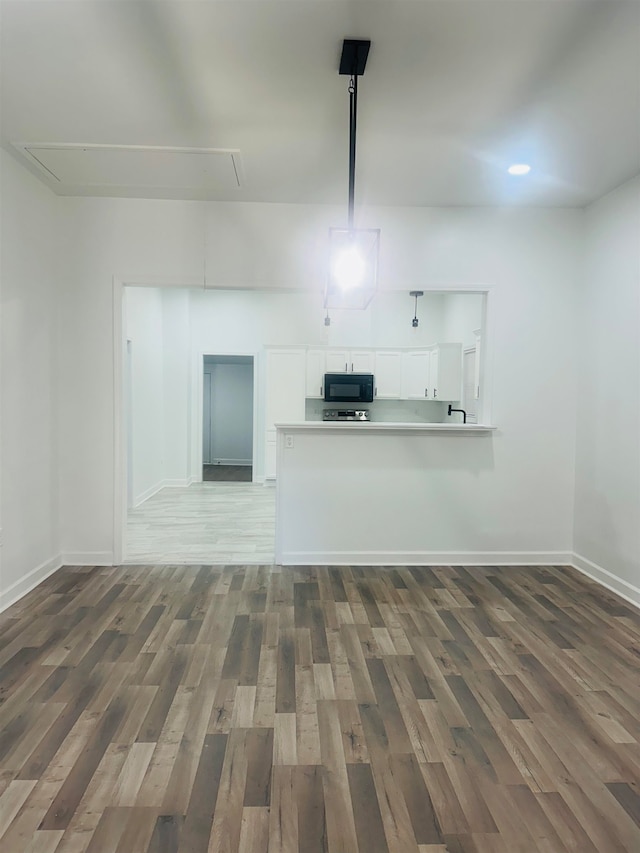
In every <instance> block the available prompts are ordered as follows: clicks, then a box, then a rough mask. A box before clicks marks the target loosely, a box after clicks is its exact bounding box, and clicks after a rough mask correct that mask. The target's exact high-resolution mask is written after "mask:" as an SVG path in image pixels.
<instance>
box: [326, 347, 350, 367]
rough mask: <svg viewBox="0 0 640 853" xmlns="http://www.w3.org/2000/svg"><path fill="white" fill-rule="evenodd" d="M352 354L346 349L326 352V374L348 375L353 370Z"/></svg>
mask: <svg viewBox="0 0 640 853" xmlns="http://www.w3.org/2000/svg"><path fill="white" fill-rule="evenodd" d="M349 356H350V352H349V350H346V349H328V350H326V352H325V357H326V361H325V366H326V367H325V372H326V373H346V372H347V371H348V370H350V368H351V362H350V359H349Z"/></svg>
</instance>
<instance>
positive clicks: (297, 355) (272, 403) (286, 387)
mask: <svg viewBox="0 0 640 853" xmlns="http://www.w3.org/2000/svg"><path fill="white" fill-rule="evenodd" d="M305 385H306V370H305V351H304V350H302V349H291V350H285V349H282V350H267V370H266V389H265V399H266V407H265V476H266V477H275V474H276V456H275V446H276V429H275V425H276V424H277V423H282V422H287V421H289V422H296V421H304V408H305V406H304V395H305Z"/></svg>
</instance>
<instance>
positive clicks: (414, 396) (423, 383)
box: [402, 350, 431, 400]
mask: <svg viewBox="0 0 640 853" xmlns="http://www.w3.org/2000/svg"><path fill="white" fill-rule="evenodd" d="M430 360H431V353H430V352H429V350H414V351H411V352H405V353H404V354H403V365H402V367H403V370H402V373H403V389H402V397H403V399H405V400H426V399H429V396H428V394H429V362H430Z"/></svg>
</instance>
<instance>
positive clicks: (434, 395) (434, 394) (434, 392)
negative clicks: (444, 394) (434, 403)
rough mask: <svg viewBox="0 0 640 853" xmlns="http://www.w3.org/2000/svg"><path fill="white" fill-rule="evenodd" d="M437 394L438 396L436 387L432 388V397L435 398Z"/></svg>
mask: <svg viewBox="0 0 640 853" xmlns="http://www.w3.org/2000/svg"><path fill="white" fill-rule="evenodd" d="M437 396H438V389H437V388H434V389H433V399H434V400H435V398H436V397H437Z"/></svg>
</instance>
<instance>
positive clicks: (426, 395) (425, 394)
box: [424, 388, 429, 397]
mask: <svg viewBox="0 0 640 853" xmlns="http://www.w3.org/2000/svg"><path fill="white" fill-rule="evenodd" d="M428 391H429V389H428V388H425V389H424V396H425V397H428V396H429V394H428Z"/></svg>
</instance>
